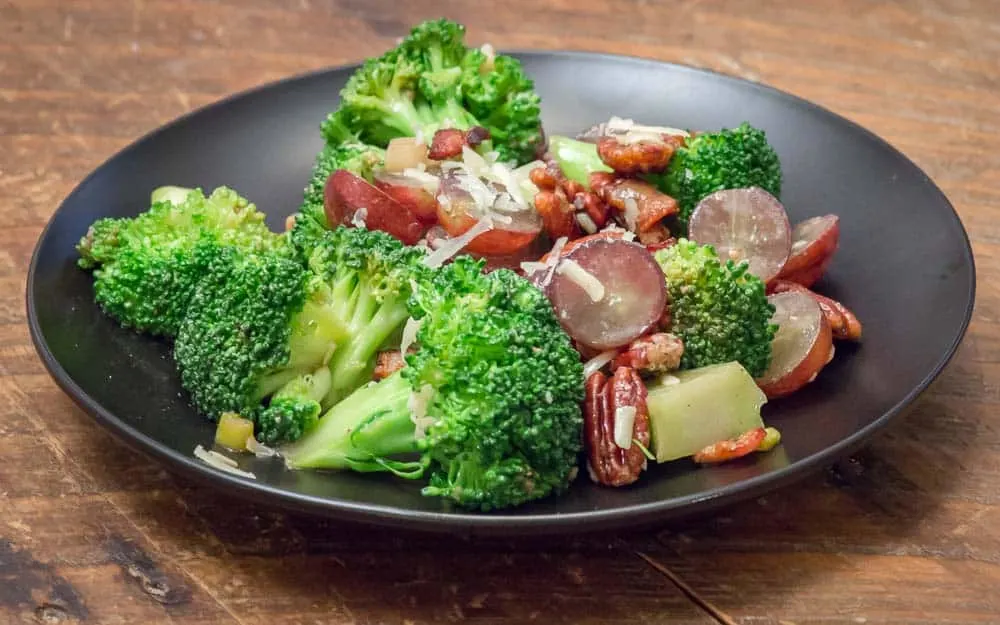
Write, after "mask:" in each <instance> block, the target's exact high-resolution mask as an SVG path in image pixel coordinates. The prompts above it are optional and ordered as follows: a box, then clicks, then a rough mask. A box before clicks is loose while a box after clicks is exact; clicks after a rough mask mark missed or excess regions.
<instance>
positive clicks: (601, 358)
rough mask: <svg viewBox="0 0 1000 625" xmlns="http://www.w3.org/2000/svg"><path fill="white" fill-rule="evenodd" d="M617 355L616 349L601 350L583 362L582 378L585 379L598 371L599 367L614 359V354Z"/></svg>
mask: <svg viewBox="0 0 1000 625" xmlns="http://www.w3.org/2000/svg"><path fill="white" fill-rule="evenodd" d="M617 355H618V350H617V349H609V350H607V351H605V352H601V353H600V354H598V355H596V356H594V357H593V358H591V359H590V360H588V361H587V362H585V363H583V379H584V380H586V379H587V378H589V377H590V376H591V374H593V373H594V372H595V371H600V370H601V369H603V368H604V365H606V364H608V363H609V362H611V361H612V360H614V359H615V356H617Z"/></svg>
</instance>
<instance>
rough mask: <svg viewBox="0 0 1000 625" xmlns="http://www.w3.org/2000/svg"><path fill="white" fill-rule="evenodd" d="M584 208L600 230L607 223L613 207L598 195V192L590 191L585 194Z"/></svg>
mask: <svg viewBox="0 0 1000 625" xmlns="http://www.w3.org/2000/svg"><path fill="white" fill-rule="evenodd" d="M583 210H584V211H586V213H587V216H588V217H590V219H591V221H593V222H594V225H595V226H597V228H598V230H599V229H601V228H603V227H604V226H605V225H607V223H608V216H609V214H610V213H611V209H609V208H608V205H607V204H605V203H604V202H602V201H601V199H600V198H599V197H597V194H596V193H593V192H592V191H588V192H586V193H584V194H583Z"/></svg>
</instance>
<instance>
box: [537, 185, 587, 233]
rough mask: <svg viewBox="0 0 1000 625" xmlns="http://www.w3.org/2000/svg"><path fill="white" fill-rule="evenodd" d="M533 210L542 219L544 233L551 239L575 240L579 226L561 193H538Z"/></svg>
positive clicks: (569, 205) (571, 206)
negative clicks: (566, 238) (567, 238)
mask: <svg viewBox="0 0 1000 625" xmlns="http://www.w3.org/2000/svg"><path fill="white" fill-rule="evenodd" d="M535 210H537V211H538V214H539V215H540V216H541V218H542V227H543V228H544V229H545V233H546V234H548V235H549V237H551V238H553V239H558V238H559V237H570V238H575V236H576V234H577V233H578V232H579V226H578V225H577V223H576V217H575V216H574V211H573V205H572V204H570V203H569V202H568V201H566V196H565V195H563V192H562V191H559V190H556V191H539V192H538V193H536V194H535Z"/></svg>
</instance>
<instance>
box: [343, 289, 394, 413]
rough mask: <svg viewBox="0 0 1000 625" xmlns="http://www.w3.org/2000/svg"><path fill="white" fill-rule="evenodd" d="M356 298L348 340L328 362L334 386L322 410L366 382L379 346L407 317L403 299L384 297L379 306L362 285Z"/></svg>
mask: <svg viewBox="0 0 1000 625" xmlns="http://www.w3.org/2000/svg"><path fill="white" fill-rule="evenodd" d="M356 297H357V301H356V302H355V308H354V315H353V316H352V319H351V322H350V325H349V327H350V332H351V338H350V339H349V340H348V342H347V343H345V344H343V345H341V346H340V347H338V349H337V350H336V351H335V352H334V354H333V358H332V359H331V360H330V371H331V373H332V374H333V383H332V385H331V387H330V392H329V393H327V396H326V398H324V400H323V405H324V406H325V407H328V406H332V405H333V404H335V403H336V402H338V401H340V400H341V399H342V398H343V397H344V396H345V395H347V394H348V393H350V392H351V391H353V390H354V389H356V388H358V387H359V386H361V385H362V384H363V383H364V382H365V380H366V379H367V378H368V377H369V376H370V373H371V369H372V367H373V366H374V361H375V353H376V352H377V351H378V349H379V347H381V346H382V345H383V344H385V342H386V340H387V339H388V338H389V337H390V336H391V335H392V334H393V333H395V332H396V331H397V330H398V329H399V327H400V325H402V324H403V322H405V321H406V319H407V317H409V311H408V310H407V308H406V299H405V298H402V297H387V298H386V299H384V300H383V301H382V302H381V303H379V302H378V301H377V300H376V298H375V297H374V296H373V295H372V293H371V291H370V290H369V289H368V287H367V285H365V284H362V285H361V286H360V288H359V289H358V290H357V292H356Z"/></svg>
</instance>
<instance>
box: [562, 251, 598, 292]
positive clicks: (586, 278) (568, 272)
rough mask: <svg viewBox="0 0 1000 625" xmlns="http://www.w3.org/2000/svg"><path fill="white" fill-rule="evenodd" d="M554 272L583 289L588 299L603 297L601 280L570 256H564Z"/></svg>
mask: <svg viewBox="0 0 1000 625" xmlns="http://www.w3.org/2000/svg"><path fill="white" fill-rule="evenodd" d="M556 273H558V274H559V275H561V276H566V277H567V278H568V279H570V280H571V281H572V282H573V283H574V284H576V285H577V286H579V287H580V288H581V289H583V291H584V293H586V294H587V297H589V298H590V301H592V302H599V301H601V300H602V299H604V293H605V289H604V285H603V284H601V281H600V280H598V279H597V278H596V277H595V276H594V274H592V273H590V272H589V271H587V270H586V269H584V268H583V267H582V266H581V265H580V263H578V262H576V261H575V260H573V259H572V258H564V259H563V260H562V262H561V263H559V265H558V266H557V267H556Z"/></svg>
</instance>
